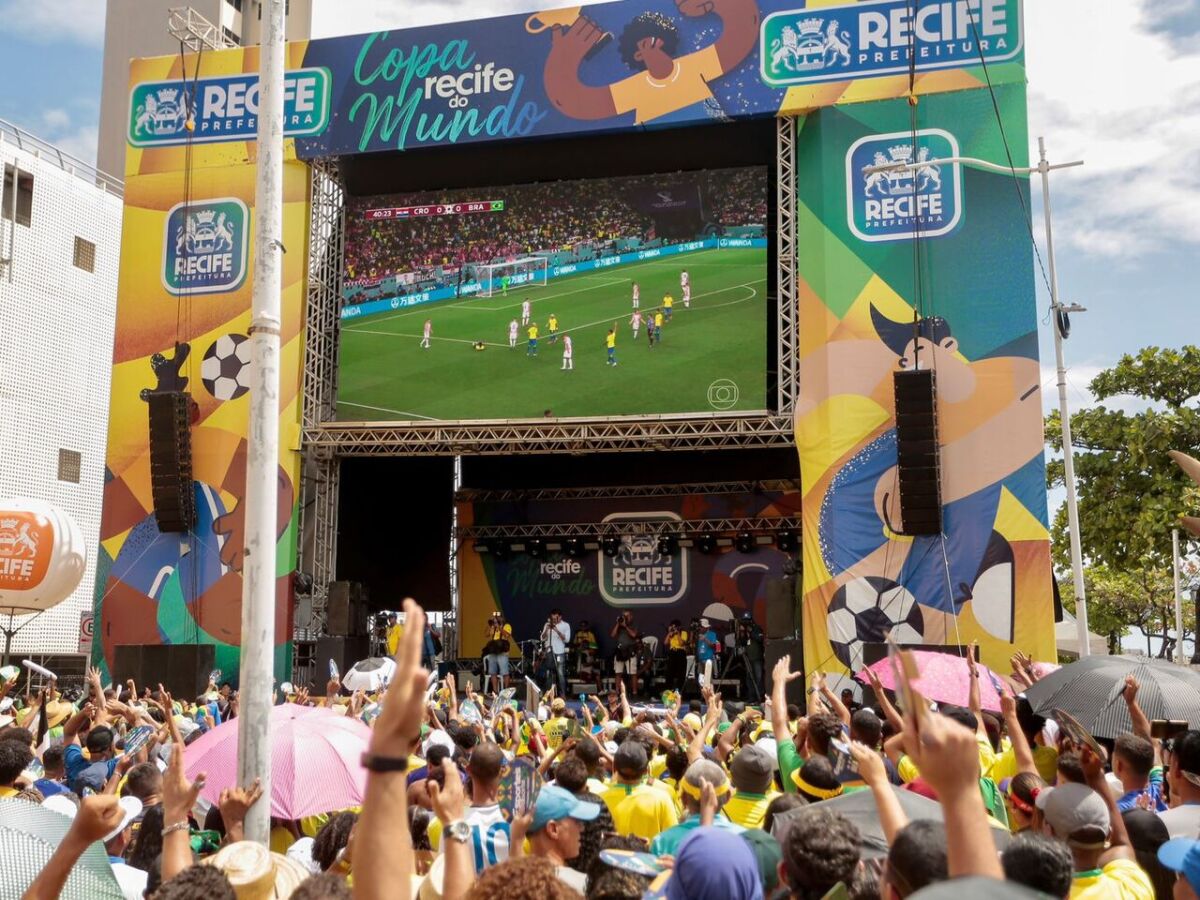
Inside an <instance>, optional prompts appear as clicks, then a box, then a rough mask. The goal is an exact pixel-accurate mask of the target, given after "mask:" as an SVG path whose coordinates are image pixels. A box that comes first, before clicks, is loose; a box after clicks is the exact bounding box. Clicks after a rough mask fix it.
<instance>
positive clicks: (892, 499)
mask: <svg viewBox="0 0 1200 900" xmlns="http://www.w3.org/2000/svg"><path fill="white" fill-rule="evenodd" d="M996 93H997V99H998V103H999V107H1000V113H1001V123H1002V125H1003V128H1004V133H1005V135H1006V136H1007V140H1008V145H1009V147H1010V148H1011V149H1012V152H1013V156H1014V163H1015V164H1016V165H1018V166H1020V165H1025V154H1026V147H1027V141H1028V136H1027V133H1026V119H1025V89H1024V86H1022V85H1008V86H1004V87H1000V88H998V89H997V92H996ZM916 131H917V137H916V140H915V141H914V140H913V136H912V123H911V120H910V107H909V105H908V104H907V103H906V102H905V101H903V100H888V101H881V102H876V103H864V104H856V105H854V106H846V107H838V108H832V109H822V110H819V111H817V112H815V113H812V114H810V115H809V116H808V117H807V118H806V119H805V120H804V121H803V123H802V124H801V126H800V135H799V142H798V160H797V170H798V172H799V180H800V189H799V197H798V207H799V219H800V233H799V240H798V246H799V247H800V256H799V275H800V341H801V348H800V356H801V361H800V388H801V395H800V403H799V405H798V408H797V411H796V417H795V419H796V443H797V446H798V448H799V451H800V463H801V482H802V484H803V486H804V504H803V516H804V540H803V554H804V560H803V561H804V587H803V591H804V646H805V666H806V668H807V669H808V670H809V671H812V670H813V669H818V668H819V669H826V670H835V671H842V672H845V671H848V670H854V671H858V670H859V669H860V668H861V667H862V661H863V659H862V654H863V647H864V644H866V643H872V642H878V641H881V640H883V639H884V637H885V636H886V635H887V634H888V633H891V634H892V636H893V637H895V638H896V640H897V641H899V642H901V643H905V642H910V643H927V644H950V645H965V644H967V643H969V642H970V641H972V640H977V641H979V643H980V648H981V652H982V658H983V660H984V662H986V663H987V664H988V665H989V666H991V667H993V668H997V667H999V668H1001V669H1003V668H1005V667H1006V666H1007V661H1008V657H1009V655H1010V654H1011V653H1012V651H1013V647H1014V646H1016V647H1020V648H1021V649H1023V650H1025V651H1027V652H1029V653H1031V654H1032V655H1033V656H1034V658H1035V659H1050V660H1052V659H1054V658H1055V656H1054V653H1055V647H1054V629H1053V599H1052V588H1051V573H1050V561H1049V543H1048V531H1047V515H1046V484H1045V470H1044V464H1043V447H1042V427H1041V422H1042V413H1041V397H1040V391H1039V384H1040V375H1039V367H1038V354H1037V321H1036V311H1035V308H1034V290H1033V261H1032V250H1031V248H1030V245H1029V237H1028V219H1027V211H1028V209H1029V190H1028V181H1027V180H1026V179H1024V178H1022V179H1017V178H1014V177H1013V176H1011V175H997V174H993V173H989V172H984V171H982V170H979V169H973V168H971V167H970V166H969V165H959V164H952V163H935V162H934V161H936V160H938V159H941V158H945V157H946V156H949V155H955V154H959V153H961V154H962V155H964V156H974V157H979V158H982V159H986V160H992V161H1003V160H1004V159H1005V158H1006V157H1005V146H1004V142H1003V140H1002V138H1001V131H1000V125H999V124H998V123H997V121H996V117H995V114H994V112H993V109H992V102H991V99H990V97H989V95H988V93H987V92H986V91H962V92H958V93H950V94H939V95H936V96H930V97H923V98H921V101H920V103H919V105H918V107H917V129H916ZM895 161H901V162H913V163H918V164H919V163H921V162H922V161H930V164H929V165H923V166H920V165H919V166H918V167H916V168H915V169H914V170H911V171H905V172H900V171H888V172H871V171H866V170H867V169H869V168H870V167H872V166H875V165H879V164H880V163H887V162H895ZM835 173H836V174H835ZM1022 204H1023V207H1022ZM914 232H915V233H919V234H920V235H921V239H920V258H919V266H920V268H919V273H920V274H919V277H918V274H917V271H916V270H915V268H914V247H913V234H914ZM914 312H915V313H916V315H917V317H918V319H919V321H918V322H917V323H916V324H915V325H914ZM918 362H919V365H920V367H921V368H931V367H932V368H933V369H934V370H935V372H936V382H937V415H938V428H939V435H938V437H939V444H940V447H941V482H942V502H943V517H944V526H943V531H944V534H943V536H939V537H906V536H903V535H901V534H898V533H897V532H896V531H895V530H893V525H894V526H895V527H896V528H897V529H898V528H899V523H900V515H899V495H898V481H897V470H896V466H897V453H896V437H895V403H894V399H893V388H892V374H893V372H895V371H897V370H900V369H909V368H912V367H913V366H914V365H915V364H917V363H918Z"/></svg>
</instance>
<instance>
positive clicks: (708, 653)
mask: <svg viewBox="0 0 1200 900" xmlns="http://www.w3.org/2000/svg"><path fill="white" fill-rule="evenodd" d="M707 641H712V642H713V644H715V643H717V633H716V632H715V631H713V630H712V629H711V628H710V629H709V630H708V631H706V632H704V633H703V634H702V635H700V640H699V641H697V642H696V659H697V660H698V661H700V662H702V663H704V662H708V661H709V660H710V659H712V658H713V657H714V656H715V655H716V651H715V650H713V648H712V645H711V644H708V643H706V642H707Z"/></svg>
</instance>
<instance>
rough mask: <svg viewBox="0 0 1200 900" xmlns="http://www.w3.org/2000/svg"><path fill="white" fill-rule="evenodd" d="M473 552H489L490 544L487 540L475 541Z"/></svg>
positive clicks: (490, 549) (490, 550)
mask: <svg viewBox="0 0 1200 900" xmlns="http://www.w3.org/2000/svg"><path fill="white" fill-rule="evenodd" d="M475 552H476V553H491V552H492V545H491V544H489V543H488V542H487V541H476V542H475Z"/></svg>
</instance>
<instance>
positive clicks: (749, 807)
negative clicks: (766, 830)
mask: <svg viewBox="0 0 1200 900" xmlns="http://www.w3.org/2000/svg"><path fill="white" fill-rule="evenodd" d="M778 796H779V794H777V793H775V792H774V791H770V792H768V793H766V794H750V793H745V792H743V791H736V792H735V793H734V795H733V796H732V797H730V798H729V799H728V800H727V801H725V806H724V807H723V808H724V810H725V815H727V816H729V821H731V822H733V823H734V824H735V825H741V826H742V827H743V828H762V825H763V817H764V816H765V815H766V814H767V807H768V806H770V805H771V801H772V800H774V799H775V798H776V797H778Z"/></svg>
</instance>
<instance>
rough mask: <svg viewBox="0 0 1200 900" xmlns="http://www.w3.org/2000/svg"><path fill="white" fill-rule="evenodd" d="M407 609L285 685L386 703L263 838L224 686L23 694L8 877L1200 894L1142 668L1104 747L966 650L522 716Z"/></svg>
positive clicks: (51, 881) (1193, 748)
mask: <svg viewBox="0 0 1200 900" xmlns="http://www.w3.org/2000/svg"><path fill="white" fill-rule="evenodd" d="M404 612H405V619H406V624H405V628H404V629H403V632H402V633H400V634H398V635H397V638H398V639H397V641H396V660H395V661H396V665H397V669H396V674H395V677H394V679H393V680H392V681H391V683H390V684H389V685H388V686H387V688H386V690H385V691H382V692H380V693H379V694H378V695H377V696H368V695H364V694H363V693H362V692H355V693H354V694H353V695H351V696H346V695H345V694H344V692H343V691H341V689H340V687H341V686H340V684H339V683H338V681H337V680H336V679H334V680H332V681H331V682H330V683H329V685H328V686H327V691H326V694H325V696H324V697H319V698H316V699H312V698H310V697H309V696H308V693H307V692H306V691H303V690H301V691H300V692H298V693H297V694H294V695H292V696H290V697H288V698H287V700H288V702H292V703H297V704H301V705H320V706H328V707H333V708H334V709H337V710H338V711H340V712H341V713H342V714H344V715H348V716H359V715H365V713H364V710H365V709H367V708H372V709H373V710H374V713H375V714H374V716H373V717H372V718H371V719H370V725H371V729H370V739H369V745H367V747H366V752H365V753H364V755H363V757H362V764H363V766H364V767H365V768H366V770H367V773H366V780H365V790H364V792H363V796H362V800H361V803H360V804H355V805H354V806H353V807H352V808H349V809H339V810H329V811H327V812H326V813H324V814H322V815H317V816H313V817H311V818H309V819H305V820H299V821H282V820H278V819H273V820H272V829H271V837H270V845H271V846H270V848H269V849H268V848H267V847H263V846H261V845H259V844H256V843H252V842H250V841H247V840H244V832H243V823H244V820H245V818H246V815H247V812H248V810H250V809H252V808H253V806H254V804H255V803H259V802H266V801H265V800H263V798H262V797H261V789H260V788H259V786H258V785H256V784H250V785H243V786H240V787H239V786H236V785H230V786H229V787H228V789H227V790H224V791H222V792H221V794H220V799H219V802H217V803H215V804H211V805H209V804H205V803H203V802H202V801H201V800H200V790H201V787H202V785H203V782H204V778H203V776H198V777H197V778H196V779H195V780H189V778H188V777H187V775H186V774H185V765H184V758H185V756H186V755H187V747H188V745H189V744H190V743H191V742H192V741H193V740H195V739H196V736H197V735H199V734H201V733H204V732H205V731H208V730H211V729H214V728H220V727H222V724H221V723H222V722H223V721H226V720H228V718H230V717H236V716H237V714H238V697H237V694H236V693H235V692H233V691H231V690H229V689H228V688H227V687H222V688H217V687H216V686H215V685H211V684H210V685H209V691H206V692H205V694H203V695H201V696H200V697H197V698H195V700H194V702H181V701H179V700H175V699H173V698H172V697H171V696H170V695H169V694H168V693H167V692H166V691H164V690H161V689H160V690H157V691H144V690H143V691H142V693H141V694H140V695H139V694H138V692H137V687H136V685H127V686H126V687H127V688H128V691H117V690H115V689H113V688H105V687H104V686H103V685H102V683H101V678H100V675H99V673H98V672H93V673H92V675H91V677H90V679H89V683H88V686H87V690H86V693H85V695H84V696H82V697H80V698H79V699H78V701H77V702H76V703H74V704H72V703H70V702H69V701H68V700H67V699H65V698H62V697H60V696H59V695H58V692H57V691H56V690H55V689H54V688H53V687H50V688H48V689H47V690H45V691H43V692H42V693H41V694H39V695H36V696H27V697H24V698H20V699H19V700H18V702H17V703H16V704H14V705H13V706H12V708H11V711H10V713H8V714H7V715H8V717H9V718H11V719H12V721H10V722H8V723H7V724H6V725H5V726H4V727H3V729H2V730H0V873H4V874H0V885H2V887H0V894H3V896H13V897H16V896H21V897H23V898H26V900H50V898H55V897H58V896H60V892H61V891H62V889H63V886H64V884H66V883H67V880H68V877H69V876H70V873H71V872H72V871H73V869H74V868H75V867H77V866H82V865H83V862H81V860H84V859H87V858H89V857H88V853H89V851H91V852H92V853H93V854H94V853H95V851H94V850H93V849H92V848H93V847H94V845H95V844H96V843H101V844H102V845H103V853H104V855H105V856H107V858H108V860H109V864H110V865H111V867H112V870H113V873H114V875H115V876H116V878H117V880H118V882H119V884H120V885H121V889H122V892H123V894H124V896H126V897H130V898H133V897H142V896H145V897H148V898H157V900H176V898H201V897H203V898H204V900H224V898H232V897H238V898H258V897H272V896H273V897H292V898H298V900H305V898H340V897H351V896H353V897H361V898H409V897H419V898H421V900H430V898H447V900H459V898H471V900H484V898H486V900H491V898H496V900H500V898H504V900H515V898H535V897H536V898H539V900H556V898H569V897H577V896H586V897H589V898H605V900H616V898H631V900H632V898H639V897H644V896H649V897H667V898H672V900H681V898H696V900H709V898H712V900H759V898H766V897H771V898H784V897H787V898H797V900H817V898H825V897H830V898H832V897H845V898H877V897H878V898H888V900H890V898H907V897H910V896H913V897H939V896H949V895H950V893H949V892H950V891H953V892H955V895H956V896H958V897H960V898H963V897H967V898H973V897H1010V896H1011V897H1028V896H1044V897H1058V898H1068V897H1070V898H1088V900H1092V898H1128V900H1142V898H1152V897H1157V898H1166V897H1171V896H1174V897H1177V898H1194V897H1197V896H1200V840H1197V833H1198V831H1200V730H1187V731H1184V732H1182V733H1179V734H1176V735H1175V736H1174V737H1173V738H1172V739H1171V740H1170V741H1163V740H1160V739H1159V738H1157V737H1155V736H1154V735H1153V734H1152V731H1153V730H1154V729H1153V728H1152V726H1151V724H1150V722H1149V721H1147V719H1146V716H1145V715H1144V714H1143V713H1142V711H1141V708H1140V706H1139V703H1138V691H1139V684H1138V683H1137V681H1136V680H1135V679H1133V678H1129V679H1127V680H1126V682H1125V684H1124V685H1123V686H1122V690H1121V691H1120V695H1119V697H1118V698H1114V702H1121V703H1124V704H1125V705H1126V707H1127V709H1128V712H1129V716H1130V720H1131V721H1132V723H1133V729H1132V731H1131V732H1130V733H1128V734H1123V735H1120V736H1119V737H1118V738H1117V739H1116V740H1115V741H1111V742H1106V743H1102V742H1098V741H1096V740H1095V739H1093V738H1092V737H1091V736H1090V735H1087V734H1086V733H1083V734H1081V733H1079V731H1078V730H1077V729H1072V728H1068V727H1067V725H1066V724H1063V725H1062V726H1061V727H1055V722H1054V721H1052V720H1047V719H1044V718H1042V717H1040V716H1038V715H1036V714H1034V712H1033V710H1032V708H1031V707H1030V705H1029V704H1028V702H1027V701H1026V700H1025V699H1024V698H1023V697H1021V696H1014V695H1012V694H1011V693H1009V692H1005V693H1004V696H1003V697H1002V700H1001V710H1000V713H999V715H996V714H993V713H990V712H987V711H985V710H984V708H983V706H982V703H981V701H980V691H979V687H978V671H977V670H976V668H975V663H974V661H973V659H972V661H971V664H970V668H971V677H972V685H971V689H970V694H969V701H968V704H967V705H966V706H964V707H951V706H945V705H942V706H941V707H940V708H937V709H934V708H932V705H931V704H930V703H928V702H926V701H925V700H924V699H923V698H922V697H921V696H920V694H919V693H917V692H916V691H915V690H912V689H910V688H909V686H907V685H906V686H905V688H904V689H903V690H900V691H898V692H897V694H896V699H895V700H893V699H891V698H890V697H889V695H888V692H887V691H885V690H884V689H883V686H882V685H881V684H880V683H879V681H878V679H877V678H876V679H873V683H872V685H871V687H872V695H873V699H872V702H871V704H870V705H866V706H860V705H859V704H858V703H856V702H855V698H854V694H853V693H852V692H851V693H842V694H836V693H835V692H834V691H833V690H832V689H831V688H830V687H829V685H828V683H827V681H826V679H825V678H824V677H823V676H822V675H821V674H820V673H816V674H815V675H814V676H812V678H811V684H810V685H809V686H808V691H807V694H806V695H805V697H806V701H805V703H804V704H803V708H801V706H800V705H798V704H790V703H788V700H787V691H788V690H789V688H788V686H789V685H790V684H793V683H795V682H797V681H798V680H800V679H802V678H803V676H802V674H801V673H799V672H796V671H794V670H793V669H792V668H791V664H790V660H788V659H787V658H786V657H785V658H784V659H781V660H780V661H779V662H778V663H777V664H776V665H775V667H774V670H773V672H772V673H771V674H772V677H771V690H770V694H769V695H768V696H765V697H763V698H761V699H762V702H761V703H757V702H756V703H741V702H734V701H726V700H723V698H722V697H721V696H720V695H719V694H713V693H712V692H711V690H708V689H706V690H705V692H704V696H703V697H702V699H700V700H694V701H689V702H686V703H685V702H682V701H681V700H679V699H678V698H668V701H667V703H666V705H665V707H663V708H660V709H654V708H649V707H638V706H636V705H633V704H632V703H631V702H630V699H629V697H628V695H627V694H626V692H625V690H624V689H621V690H619V691H618V692H617V693H616V694H615V695H614V696H612V697H611V699H610V702H608V703H604V702H600V701H599V700H598V699H597V698H587V697H585V698H583V702H582V703H581V704H578V705H577V704H576V703H575V702H574V701H572V702H571V703H568V702H567V698H565V697H562V696H554V692H553V691H550V692H548V693H547V695H546V696H547V698H548V700H547V702H545V706H544V708H543V709H540V710H527V711H519V706H518V704H516V703H513V702H511V701H510V693H511V692H503V691H502V692H501V693H499V694H498V695H497V696H495V697H488V696H480V695H478V694H476V693H475V692H474V691H473V690H470V689H468V691H467V696H465V697H464V698H461V700H460V698H459V696H458V693H457V691H456V689H455V685H454V682H453V679H450V678H447V679H446V681H445V682H444V683H443V684H439V683H438V682H436V680H435V679H433V678H431V677H430V676H429V675H428V673H427V671H426V670H425V669H424V668H423V667H422V658H423V657H425V658H427V657H428V647H427V646H426V635H427V633H428V631H427V629H426V628H425V627H424V615H423V613H422V611H421V609H420V608H419V607H418V606H417V605H416V604H415V603H413V602H412V601H411V600H408V601H406V602H405V608H404ZM549 624H550V631H551V632H553V631H554V629H555V628H559V627H560V626H561V620H560V619H554V620H552V622H550V623H549ZM500 632H501V634H502V633H503V627H502V626H501V627H500ZM560 638H561V639H562V640H564V641H566V640H568V638H567V636H566V633H565V631H564V632H563V634H561V635H560ZM1014 664H1015V666H1016V675H1017V677H1018V678H1020V679H1023V680H1024V681H1025V682H1026V683H1029V682H1031V681H1032V680H1033V679H1034V678H1036V677H1037V676H1036V669H1035V668H1034V667H1033V666H1032V665H1031V664H1028V661H1027V660H1024V659H1023V658H1021V657H1017V658H1015V659H1014ZM800 684H802V685H803V684H807V682H806V681H800ZM2 690H4V691H5V692H6V693H7V692H10V691H11V683H8V684H6V685H5V686H4V687H3V688H2ZM122 697H124V699H122ZM522 712H525V713H526V714H524V715H523V714H522ZM143 725H148V726H150V728H151V729H152V731H153V735H152V736H151V737H150V738H149V740H148V742H147V743H145V744H144V745H142V746H141V747H140V748H136V749H135V748H134V747H132V746H130V747H128V748H127V749H126V747H125V744H126V742H127V741H129V742H133V737H132V735H133V734H134V732H135V731H136V730H138V729H140V728H142V726H143ZM514 772H526V773H533V774H532V776H531V779H530V780H527V781H526V782H525V784H526V786H527V787H528V786H529V785H533V788H534V789H533V790H522V789H517V788H516V787H515V785H517V784H518V781H517V780H515V776H514V775H513V773H514ZM312 777H313V778H320V777H322V776H321V773H319V772H314V773H312ZM21 804H41V805H42V806H44V807H49V808H51V809H53V810H54V811H55V812H56V813H57V814H59V815H63V816H65V817H68V818H69V819H70V824H69V826H67V828H66V832H65V837H63V838H62V839H61V841H59V842H57V846H56V849H55V850H54V852H53V855H52V856H51V857H50V859H49V861H48V862H47V863H46V864H45V865H43V866H42V867H41V869H40V871H37V872H29V873H28V874H27V876H26V875H25V874H22V873H26V870H27V868H28V867H22V866H21V865H20V864H19V863H20V861H19V860H16V859H13V858H7V859H6V858H3V854H6V853H11V852H13V851H12V850H10V849H9V848H11V847H13V846H15V845H14V844H13V842H11V841H9V840H7V839H6V836H5V835H6V830H7V829H10V828H11V827H13V823H14V822H15V821H16V820H17V819H18V818H20V817H21V812H20V811H21V810H22V809H26V808H28V807H25V806H21ZM91 859H92V861H93V862H94V861H95V858H94V855H93V856H92V857H91ZM17 881H20V883H17Z"/></svg>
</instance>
